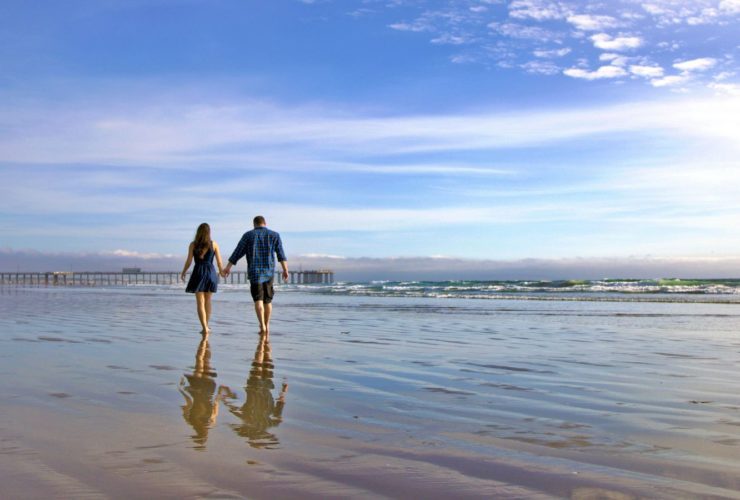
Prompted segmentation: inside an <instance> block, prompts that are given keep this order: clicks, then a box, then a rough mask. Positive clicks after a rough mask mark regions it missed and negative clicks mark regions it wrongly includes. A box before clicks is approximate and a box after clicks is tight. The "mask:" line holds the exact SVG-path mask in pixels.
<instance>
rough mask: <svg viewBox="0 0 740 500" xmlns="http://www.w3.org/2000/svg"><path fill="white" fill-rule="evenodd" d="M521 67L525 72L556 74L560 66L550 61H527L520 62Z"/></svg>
mask: <svg viewBox="0 0 740 500" xmlns="http://www.w3.org/2000/svg"><path fill="white" fill-rule="evenodd" d="M522 68H524V70H525V71H526V72H527V73H532V74H536V75H557V74H558V73H560V67H559V66H558V65H557V64H555V63H553V62H552V61H529V62H527V63H524V64H522Z"/></svg>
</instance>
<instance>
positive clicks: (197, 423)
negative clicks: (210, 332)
mask: <svg viewBox="0 0 740 500" xmlns="http://www.w3.org/2000/svg"><path fill="white" fill-rule="evenodd" d="M210 362H211V349H210V347H209V345H208V336H204V337H203V340H201V341H200V344H199V345H198V351H197V352H196V354H195V367H194V369H193V373H192V374H188V373H186V374H185V375H184V376H183V377H182V378H181V379H180V387H179V389H180V393H181V394H182V395H183V397H184V398H185V404H184V405H183V406H182V416H183V418H184V419H185V421H186V422H187V423H189V424H190V425H191V426H192V427H193V430H194V431H195V434H194V435H193V436H191V437H192V439H193V441H194V442H195V443H196V444H197V446H196V449H200V450H202V449H205V445H206V441H207V440H208V430H209V429H210V428H211V427H213V425H214V424H215V423H216V416H217V415H218V400H219V398H220V396H219V395H217V396H215V397H214V394H215V392H216V381H215V380H214V378H215V377H216V372H215V371H213V369H212V368H211V363H210ZM219 393H220V391H219Z"/></svg>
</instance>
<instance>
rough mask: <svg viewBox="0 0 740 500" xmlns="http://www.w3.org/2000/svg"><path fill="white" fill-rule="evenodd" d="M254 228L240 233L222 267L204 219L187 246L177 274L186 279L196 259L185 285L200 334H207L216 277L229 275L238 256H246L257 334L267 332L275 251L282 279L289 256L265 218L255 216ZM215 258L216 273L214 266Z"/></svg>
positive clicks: (285, 276) (284, 276) (237, 260)
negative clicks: (184, 257) (227, 259)
mask: <svg viewBox="0 0 740 500" xmlns="http://www.w3.org/2000/svg"><path fill="white" fill-rule="evenodd" d="M253 225H254V229H252V230H251V231H247V232H246V233H244V235H243V236H242V238H241V240H239V243H238V244H237V245H236V248H235V249H234V251H233V252H232V254H231V257H229V261H228V264H227V265H226V267H223V264H222V262H221V252H220V250H219V247H218V244H217V243H216V242H215V241H213V240H211V228H210V226H209V225H208V224H206V223H205V222H204V223H203V224H201V225H200V226H198V229H197V231H196V232H195V238H194V239H193V241H192V242H191V243H190V246H189V247H188V257H187V259H186V260H185V266H184V267H183V269H182V273H180V279H181V280H182V281H185V273H187V271H188V269H190V265H191V264H192V262H193V260H195V267H193V272H192V274H191V275H190V280H189V281H188V285H187V287H186V288H185V291H186V292H189V293H194V294H195V302H196V306H197V309H198V319H199V320H200V324H201V326H202V327H203V330H201V333H202V334H203V335H207V334H208V333H210V329H209V328H208V320H209V318H210V317H211V296H212V295H213V294H214V293H215V292H216V290H217V288H218V277H219V276H222V277H224V278H226V277H228V276H229V273H230V272H231V267H232V266H234V265H236V263H237V262H239V259H241V258H242V257H244V256H246V257H247V267H248V270H247V277H248V278H249V284H250V291H251V293H252V299H253V300H254V312H255V314H256V315H257V321H258V322H259V325H260V334H264V335H267V334H268V333H269V332H270V316H272V297H273V295H274V289H273V279H274V277H275V254H277V260H278V261H279V262H280V266H281V267H282V268H283V273H282V276H283V280H284V281H287V280H288V259H286V257H285V252H284V251H283V243H282V241H281V240H280V235H279V234H278V233H276V232H275V231H272V230H270V229H268V228H267V223H266V222H265V218H264V217H262V216H261V215H258V216H257V217H255V218H254V220H253ZM214 257H215V258H216V264H217V265H218V273H216V269H215V268H214V266H213V259H214Z"/></svg>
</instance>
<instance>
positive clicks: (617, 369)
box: [0, 284, 740, 499]
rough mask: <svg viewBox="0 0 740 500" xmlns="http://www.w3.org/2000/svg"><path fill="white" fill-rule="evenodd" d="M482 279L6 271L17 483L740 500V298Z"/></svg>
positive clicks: (8, 461) (9, 463) (5, 324)
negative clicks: (256, 303) (391, 282)
mask: <svg viewBox="0 0 740 500" xmlns="http://www.w3.org/2000/svg"><path fill="white" fill-rule="evenodd" d="M419 288H421V289H422V291H421V292H419V293H417V292H418V289H419ZM427 288H428V287H427ZM460 288H461V287H460V286H458V287H457V288H456V290H457V292H454V293H452V292H451V293H437V294H429V293H423V292H424V287H419V286H416V287H415V286H414V285H405V286H401V287H400V288H399V287H397V286H396V287H394V286H385V285H382V284H381V285H378V284H370V285H361V286H356V285H352V284H345V285H342V286H337V287H328V288H327V287H321V286H314V287H312V286H305V287H303V286H283V287H278V289H277V293H276V299H275V306H274V307H275V309H274V315H273V322H272V328H271V330H272V333H271V335H270V338H269V342H262V341H261V340H260V337H259V335H258V334H257V325H256V322H255V320H254V313H253V311H252V303H251V298H250V296H249V292H248V290H247V289H246V288H244V287H243V286H237V285H234V286H223V287H221V288H220V291H219V293H218V294H216V296H215V297H214V309H213V319H212V320H211V327H212V329H213V332H212V334H211V335H210V336H209V338H208V340H207V342H203V341H202V339H201V336H200V334H199V333H198V331H199V329H200V328H199V325H198V322H197V317H196V313H195V304H194V302H195V301H194V300H193V297H192V296H190V295H187V294H185V293H184V292H183V291H182V288H181V287H178V286H155V285H151V286H149V285H141V286H125V287H105V286H96V287H67V288H64V287H27V288H24V287H0V326H2V331H3V334H2V335H1V336H0V342H2V349H1V350H0V357H2V361H3V362H2V364H1V365H0V366H1V368H0V370H1V371H2V375H3V376H2V378H1V379H0V380H1V382H0V400H2V405H1V406H0V471H2V472H0V496H2V497H3V498H50V497H56V498H60V497H62V498H88V497H89V498H99V497H100V498H110V497H113V498H123V497H126V498H132V497H137V498H145V497H146V498H194V497H198V498H201V497H206V498H295V497H302V498H347V497H361V498H553V497H554V498H577V499H587V498H609V499H622V498H666V499H668V498H671V499H673V498H740V393H739V392H738V390H737V374H738V370H740V304H738V299H737V297H735V296H732V295H729V294H727V295H723V294H722V293H719V292H722V290H719V292H718V293H717V294H714V295H706V294H705V295H692V294H691V293H683V294H682V293H679V294H665V293H660V291H659V290H657V291H656V290H646V291H645V292H646V293H643V294H639V295H635V294H623V293H609V291H608V290H607V291H603V290H601V291H600V292H599V293H596V294H592V295H579V294H571V295H562V294H560V295H558V293H557V292H556V291H548V293H545V294H542V295H536V294H529V295H521V296H519V295H509V296H504V295H501V294H502V293H504V294H505V293H506V290H504V291H503V292H502V291H501V290H499V289H496V290H494V291H493V292H490V293H487V294H486V293H482V292H481V291H480V290H462V291H460ZM463 288H464V287H463ZM479 288H480V287H479ZM681 291H684V292H685V290H681ZM602 292H603V293H602Z"/></svg>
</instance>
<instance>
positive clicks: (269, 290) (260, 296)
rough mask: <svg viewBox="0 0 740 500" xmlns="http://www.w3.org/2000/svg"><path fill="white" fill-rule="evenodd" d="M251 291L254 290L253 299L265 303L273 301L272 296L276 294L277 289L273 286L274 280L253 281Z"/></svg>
mask: <svg viewBox="0 0 740 500" xmlns="http://www.w3.org/2000/svg"><path fill="white" fill-rule="evenodd" d="M250 291H251V292H252V299H254V301H255V302H257V301H258V300H261V301H262V302H264V303H265V304H269V303H270V302H272V297H273V295H275V289H274V288H273V287H272V280H270V281H265V282H264V283H251V284H250Z"/></svg>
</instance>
